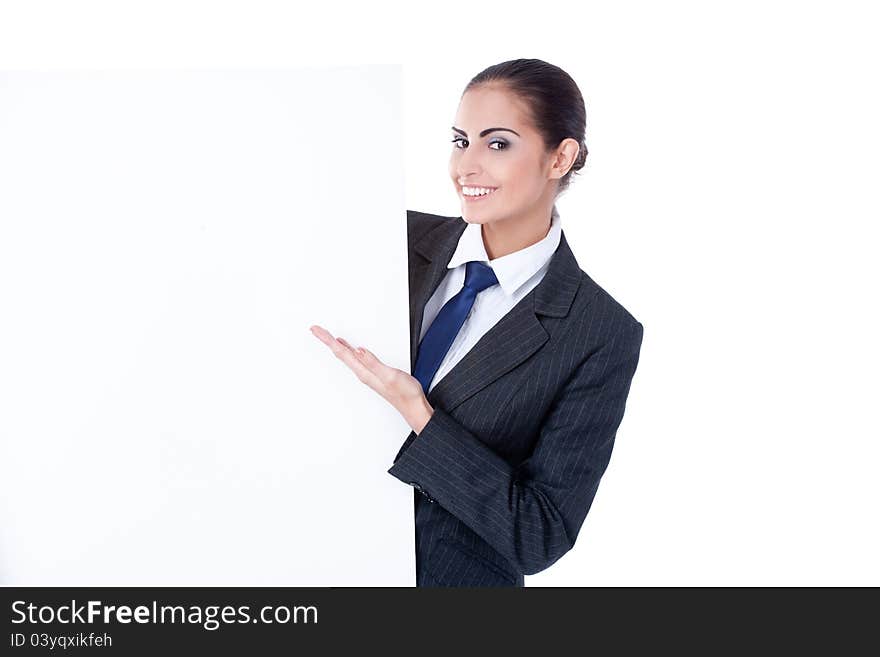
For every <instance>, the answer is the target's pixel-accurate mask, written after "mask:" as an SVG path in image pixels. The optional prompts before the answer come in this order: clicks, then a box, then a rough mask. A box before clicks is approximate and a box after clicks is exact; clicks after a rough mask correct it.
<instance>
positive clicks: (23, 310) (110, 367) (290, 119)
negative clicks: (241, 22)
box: [0, 66, 415, 586]
mask: <svg viewBox="0 0 880 657" xmlns="http://www.w3.org/2000/svg"><path fill="white" fill-rule="evenodd" d="M399 89H400V71H399V67H396V66H373V67H357V68H338V69H323V70H319V69H301V70H294V69H291V70H289V71H250V72H234V71H189V72H173V71H171V72H161V71H140V72H137V71H131V72H111V71H104V72H79V73H75V72H54V73H42V72H21V73H3V74H0V313H2V321H0V400H2V402H0V404H2V412H0V501H2V506H0V582H2V583H4V584H13V583H14V584H28V585H48V584H64V585H68V584H82V585H104V584H108V585H123V584H125V585H128V584H131V585H136V584H137V585H213V586H217V585H297V586H340V585H411V584H413V583H414V580H415V578H414V573H415V570H414V552H413V533H412V490H411V489H410V488H409V487H407V486H403V485H401V484H400V482H399V481H397V480H396V479H394V478H393V477H391V476H390V475H389V474H387V469H388V468H389V467H390V466H391V463H392V460H393V457H394V455H395V454H396V451H397V449H398V448H399V446H400V444H401V443H402V442H403V440H404V439H405V438H406V436H407V434H408V433H409V427H408V426H407V425H406V424H405V422H403V420H402V418H401V417H400V416H399V415H398V414H397V412H396V411H394V409H393V408H392V407H391V406H390V405H388V404H387V403H386V402H385V401H384V400H382V399H381V398H380V397H379V396H378V395H376V394H375V393H374V392H372V391H371V390H369V389H367V388H366V387H365V386H363V384H361V383H360V382H359V381H357V379H356V378H355V377H354V375H353V374H352V373H351V372H350V371H349V370H348V369H347V368H346V367H345V366H344V365H343V364H342V363H341V362H339V361H338V360H337V359H336V358H335V357H334V356H333V355H332V353H331V352H330V351H329V350H328V349H327V348H326V347H325V346H324V345H323V344H321V343H320V342H319V341H318V340H317V339H316V338H315V337H314V336H313V335H312V334H311V332H310V331H309V329H308V327H309V326H310V325H311V324H313V323H317V324H321V325H323V326H325V327H326V328H328V329H329V330H330V331H331V332H333V333H334V334H336V335H342V336H344V337H346V338H347V339H348V340H349V341H350V342H352V343H353V344H364V345H367V346H369V347H370V348H371V349H373V350H374V351H375V352H376V353H377V354H380V355H381V356H382V357H384V358H385V359H386V360H387V361H388V362H389V363H392V364H394V365H395V366H397V367H401V368H408V361H409V356H408V332H409V331H408V315H407V308H408V300H407V275H406V222H405V208H404V205H403V170H402V166H401V159H400V133H401V130H400V124H399V123H400V110H399V105H400V92H399ZM355 110H356V111H355ZM379 136H381V144H382V148H381V149H377V148H376V143H377V139H379ZM351 172H356V175H350V174H351Z"/></svg>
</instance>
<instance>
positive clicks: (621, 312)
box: [578, 269, 644, 336]
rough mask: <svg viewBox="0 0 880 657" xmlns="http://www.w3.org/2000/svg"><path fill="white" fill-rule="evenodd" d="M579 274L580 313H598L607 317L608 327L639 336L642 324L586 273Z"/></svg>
mask: <svg viewBox="0 0 880 657" xmlns="http://www.w3.org/2000/svg"><path fill="white" fill-rule="evenodd" d="M580 273H581V285H580V288H581V289H580V292H579V294H578V296H579V297H581V296H583V299H582V300H581V308H582V311H583V312H585V313H588V314H597V313H598V314H599V315H603V316H607V317H608V319H610V320H611V321H610V322H609V325H614V326H617V327H621V326H623V327H625V328H626V329H627V330H630V331H633V332H635V333H636V334H637V335H639V336H641V334H642V332H643V329H644V327H643V326H642V323H641V322H640V321H639V320H638V319H636V318H635V316H634V315H633V314H632V313H631V312H630V311H629V310H627V308H626V307H624V305H623V304H622V303H620V302H619V301H618V300H617V299H616V298H615V297H614V296H612V295H611V293H610V292H608V290H606V289H605V288H604V287H602V286H601V285H599V283H597V282H596V281H595V280H593V278H592V277H591V276H590V275H589V274H587V272H585V271H584V270H583V269H581V270H580Z"/></svg>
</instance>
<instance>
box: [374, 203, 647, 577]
mask: <svg viewBox="0 0 880 657" xmlns="http://www.w3.org/2000/svg"><path fill="white" fill-rule="evenodd" d="M466 226H467V223H466V222H465V221H464V219H462V218H461V217H443V216H439V215H432V214H427V213H423V212H416V211H412V210H410V211H407V231H408V249H409V292H410V365H411V367H412V368H414V366H415V359H416V355H417V351H418V345H417V340H418V336H419V335H420V332H421V323H422V313H423V310H424V307H425V304H426V303H427V301H428V299H429V298H430V296H431V294H432V293H433V292H434V290H435V289H436V288H437V286H438V285H439V284H440V281H441V280H442V278H443V276H444V275H445V273H446V265H447V264H448V263H449V260H450V258H451V257H452V254H453V252H454V251H455V248H456V246H457V245H458V238H459V237H460V236H461V234H462V232H463V231H464V229H465V227H466ZM641 343H642V325H641V323H639V322H638V321H636V319H635V318H634V317H633V316H632V315H631V314H630V313H629V312H627V310H626V309H625V308H624V307H623V306H622V305H620V304H619V303H618V302H617V301H615V300H614V299H613V298H612V297H611V296H610V295H609V294H608V293H607V292H606V291H605V290H603V289H602V288H601V287H599V285H598V284H597V283H595V282H594V281H593V280H592V279H591V278H590V277H589V276H588V275H587V274H586V273H585V272H583V271H582V270H581V269H580V267H579V266H578V263H577V260H575V257H574V255H573V254H572V252H571V249H570V248H569V246H568V243H567V241H566V239H565V232H564V231H563V233H562V237H561V239H560V242H559V246H558V247H557V249H556V251H555V253H554V254H553V256H552V258H551V260H550V264H549V267H548V269H547V272H546V274H545V276H544V278H543V280H542V281H541V282H540V283H539V284H538V285H537V286H536V287H535V288H534V289H533V290H532V291H531V292H529V293H528V294H527V295H526V296H525V297H523V298H522V299H521V300H520V301H519V303H517V305H516V306H514V307H513V308H512V309H511V310H510V312H508V313H507V314H506V315H505V316H504V317H502V318H501V320H499V321H498V323H497V324H495V326H493V327H492V328H491V329H489V331H488V332H487V333H486V334H485V335H483V337H482V338H480V340H479V342H477V344H476V345H474V347H473V348H472V349H471V350H470V351H469V352H468V353H467V354H466V355H465V356H464V358H462V359H461V360H460V361H459V362H458V363H457V364H456V366H455V367H454V368H453V369H452V370H450V371H449V372H448V373H447V374H446V376H444V377H443V378H442V379H440V381H439V382H438V383H437V384H436V385H435V386H434V388H433V389H431V391H430V392H429V394H428V401H429V402H430V404H431V406H433V407H434V414H433V415H432V417H431V419H430V420H429V421H428V423H427V424H426V425H425V427H424V429H423V430H422V432H421V433H420V434H418V435H416V433H415V432H411V433H410V435H409V436H408V437H407V438H406V440H405V441H404V443H403V445H402V446H401V448H400V451H399V452H398V453H397V456H396V457H395V459H394V464H393V465H392V466H391V468H390V469H389V470H388V472H389V473H390V474H392V475H394V476H395V477H397V478H398V479H400V480H401V481H403V482H405V483H407V484H410V485H412V486H413V487H414V489H415V490H414V493H413V499H414V509H415V532H416V585H417V586H523V585H524V575H532V574H534V573H537V572H540V571H542V570H544V569H545V568H547V567H549V566H550V565H551V564H553V563H554V562H556V561H557V560H558V559H559V558H560V557H561V556H562V555H563V554H565V553H566V552H567V551H568V550H570V549H571V548H572V547H573V546H574V543H575V539H576V538H577V536H578V532H579V531H580V528H581V525H582V524H583V522H584V518H585V517H586V515H587V511H588V510H589V508H590V505H591V504H592V501H593V498H594V496H595V494H596V489H597V487H598V486H599V479H600V478H601V476H602V474H603V473H604V471H605V468H606V466H607V465H608V461H609V458H610V456H611V449H612V445H613V443H614V438H615V435H616V433H617V428H618V426H619V425H620V422H621V420H622V419H623V412H624V407H625V404H626V398H627V395H628V394H629V389H630V383H631V381H632V377H633V375H634V373H635V370H636V366H637V364H638V360H639V351H640V349H641ZM411 371H412V370H411Z"/></svg>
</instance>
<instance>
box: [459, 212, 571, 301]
mask: <svg viewBox="0 0 880 657" xmlns="http://www.w3.org/2000/svg"><path fill="white" fill-rule="evenodd" d="M561 234H562V225H561V220H560V218H559V212H558V211H557V210H556V206H555V205H554V206H553V212H552V214H551V218H550V230H548V231H547V235H545V236H544V238H543V239H541V240H540V241H538V242H535V243H534V244H532V245H530V246H527V247H526V248H524V249H520V250H519V251H514V252H513V253H508V254H507V255H505V256H501V257H500V258H495V259H494V260H489V256H488V255H487V254H486V247H485V245H484V244H483V227H482V224H470V223H469V224H468V225H467V227H465V229H464V232H462V234H461V237H460V238H459V240H458V247H457V248H456V249H455V253H453V254H452V258H450V260H449V263H448V264H447V265H446V266H447V267H448V268H449V269H454V268H455V267H458V266H459V265H462V264H464V263H466V262H470V261H471V260H477V261H479V262H487V263H489V266H490V267H492V271H493V272H495V277H496V278H497V279H498V284H499V285H500V286H501V289H502V290H504V293H505V294H507V295H513V294H514V293H515V292H516V291H517V290H518V289H519V288H520V286H522V284H523V283H525V282H526V281H527V280H529V279H530V278H531V277H532V276H534V275H535V274H536V273H537V271H538V270H539V269H541V267H543V266H544V265H545V264H546V263H547V261H549V260H550V258H551V257H552V256H553V253H554V252H555V251H556V247H558V246H559V239H560V236H561Z"/></svg>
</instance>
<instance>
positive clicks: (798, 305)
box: [0, 0, 880, 586]
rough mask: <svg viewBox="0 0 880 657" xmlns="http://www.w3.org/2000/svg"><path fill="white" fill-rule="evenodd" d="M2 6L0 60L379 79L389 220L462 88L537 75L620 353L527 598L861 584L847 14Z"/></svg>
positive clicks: (854, 161)
mask: <svg viewBox="0 0 880 657" xmlns="http://www.w3.org/2000/svg"><path fill="white" fill-rule="evenodd" d="M0 6H2V7H4V8H5V11H4V13H3V15H2V17H0V18H2V20H0V65H2V66H4V67H11V68H25V69H39V68H42V67H58V66H61V67H83V66H84V67H90V66H98V67H111V68H121V67H139V68H140V67H146V68H149V67H154V66H162V67H164V66H169V67H191V66H219V67H260V66H273V67H275V66H287V65H299V64H320V65H330V64H351V63H366V62H372V63H379V62H401V63H402V64H403V72H404V86H403V89H404V126H405V133H404V142H403V147H404V152H403V153H404V163H405V165H406V207H408V208H412V209H418V210H424V211H428V212H437V213H445V214H458V213H459V212H460V210H459V206H458V203H457V200H456V197H455V194H454V192H453V188H452V183H451V181H450V179H449V176H448V174H447V170H446V165H447V161H448V158H449V154H450V152H451V148H452V145H451V144H450V143H449V140H450V139H451V135H450V134H449V127H450V126H451V125H452V122H453V118H454V115H455V108H456V105H457V103H458V98H459V94H460V93H461V91H462V89H463V88H464V86H465V84H466V83H467V81H468V80H469V79H470V78H471V76H473V75H475V74H476V73H478V72H479V71H481V70H482V69H483V68H485V67H486V66H489V65H491V64H495V63H497V62H501V61H504V60H507V59H513V58H517V57H537V58H541V59H544V60H547V61H549V62H551V63H554V64H557V65H559V66H561V67H562V68H563V69H565V70H566V71H568V72H569V73H570V74H571V75H572V76H573V77H574V79H575V80H576V82H577V83H578V85H579V86H580V88H581V90H582V92H583V94H584V97H585V99H586V103H587V116H588V126H587V144H588V147H589V150H590V156H589V158H588V160H587V166H586V168H585V169H584V171H583V172H582V175H581V176H580V179H579V180H577V181H576V182H575V183H574V184H573V185H572V187H571V189H570V191H569V193H568V194H566V196H565V197H564V198H563V199H562V200H561V201H560V203H559V209H560V214H561V217H562V225H563V229H564V231H565V233H566V236H567V237H568V238H569V241H570V243H571V245H572V248H573V250H574V252H575V255H576V257H577V258H578V261H579V262H580V264H581V266H582V267H583V268H584V269H585V270H586V271H587V272H588V273H589V274H590V275H591V276H593V277H594V278H595V279H596V280H597V282H599V283H600V284H601V285H603V286H604V287H605V288H606V289H607V290H608V291H609V292H610V293H611V294H612V295H613V296H615V298H617V299H618V300H619V301H620V302H621V303H623V304H624V305H625V306H626V307H627V308H628V309H629V310H630V311H631V312H632V313H633V314H634V315H635V316H636V317H637V318H638V319H639V320H640V321H641V322H642V323H643V324H644V327H645V336H644V342H643V344H642V354H641V361H640V364H639V369H638V371H637V372H636V375H635V378H634V380H633V386H632V390H631V392H630V398H629V403H628V406H627V411H626V416H625V417H624V419H623V423H622V425H621V429H620V432H619V433H618V438H617V443H616V445H615V449H614V454H613V455H612V458H611V462H610V464H609V468H608V471H607V473H606V475H605V477H604V478H603V481H602V483H601V485H600V487H599V491H598V494H597V495H596V499H595V501H594V504H593V508H592V509H591V511H590V513H589V515H588V516H587V519H586V522H585V525H584V527H583V529H582V530H581V534H580V536H579V537H578V541H577V544H576V545H575V547H574V549H573V550H572V551H571V552H570V553H568V554H566V555H565V556H564V557H562V559H560V560H559V561H558V562H557V563H556V564H554V565H553V566H552V567H551V568H550V569H549V570H547V571H545V572H543V573H539V574H537V575H534V576H530V577H527V578H526V585H527V586H536V585H547V586H568V585H576V586H578V585H579V586H583V585H698V586H699V585H738V584H745V585H850V584H856V585H859V584H872V585H875V586H876V585H880V560H878V559H877V556H876V555H877V554H878V553H880V523H877V521H876V518H877V509H878V508H880V477H878V476H877V472H878V471H880V422H878V418H877V413H876V411H875V407H876V400H877V397H878V386H877V374H878V371H880V349H878V341H877V337H876V336H877V335H878V334H880V313H878V306H877V303H876V301H875V298H876V296H877V284H878V281H880V265H878V259H877V257H876V253H875V252H876V245H877V237H876V233H877V229H876V226H877V225H878V221H880V201H878V195H877V191H876V188H877V180H878V179H880V159H878V156H877V154H878V153H880V123H878V121H877V118H876V117H877V116H880V90H878V85H877V84H876V79H877V70H876V69H877V66H876V62H877V61H880V41H878V39H877V38H876V33H877V20H876V16H875V14H876V12H874V11H872V6H871V3H868V2H860V1H858V0H842V1H841V2H834V3H831V2H811V3H803V2H795V1H793V0H743V1H742V2H738V3H736V4H731V3H707V2H700V1H699V0H670V1H669V2H662V3H657V2H651V1H650V0H638V1H635V0H630V1H625V2H613V3H612V2H599V1H592V0H580V1H578V2H574V1H573V0H572V1H571V2H557V3H554V4H552V5H546V6H537V5H535V3H511V2H509V1H504V2H502V1H501V0H483V1H482V2H480V3H476V4H475V3H473V2H464V1H462V0H448V1H447V2H444V3H435V4H431V3H422V4H419V5H412V4H411V3H410V5H404V4H403V2H381V1H378V2H374V3H366V4H365V3H357V2H354V1H353V0H340V2H337V3H333V4H332V5H310V6H308V7H307V8H303V7H302V6H299V5H295V4H292V3H285V2H279V1H275V0H248V1H247V2H241V3H235V2H222V3H218V2H215V1H213V0H188V1H187V0H154V2H151V3H150V4H149V9H144V8H137V9H135V8H132V5H130V4H126V3H119V2H115V1H114V0H100V1H98V0H83V1H82V2H78V3H76V4H72V3H67V2H63V1H59V2H35V1H34V0H28V1H22V2H0ZM157 44H161V47H158V45H157ZM370 138H371V139H372V140H373V141H372V143H373V147H374V149H375V150H374V151H373V153H374V155H375V156H378V154H381V153H387V150H386V144H389V142H387V139H388V135H387V134H385V133H382V134H379V133H378V132H376V131H371V132H370ZM389 146H391V145H390V144H389ZM332 157H337V158H341V159H344V157H347V155H345V156H344V155H342V154H341V152H335V153H333V155H332ZM333 170H334V171H336V170H338V168H337V164H336V163H334V166H333ZM346 181H347V182H352V181H354V182H355V183H356V179H355V177H352V176H349V177H346ZM352 298H355V297H354V295H353V296H352ZM68 357H73V356H68ZM328 372H332V373H333V375H334V376H335V371H333V370H332V369H330V370H328ZM327 376H330V374H327ZM43 384H44V385H45V384H46V382H45V380H43ZM367 392H369V391H367ZM2 402H6V398H5V397H4V398H3V399H2ZM377 412H378V411H377ZM344 418H345V414H344V413H341V414H339V421H345V419H344ZM4 502H5V500H4ZM395 514H396V511H395ZM0 531H3V532H6V531H8V530H7V529H6V528H5V527H3V528H0ZM59 536H60V535H59Z"/></svg>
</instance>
